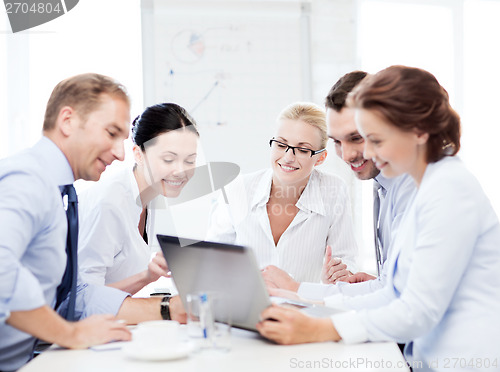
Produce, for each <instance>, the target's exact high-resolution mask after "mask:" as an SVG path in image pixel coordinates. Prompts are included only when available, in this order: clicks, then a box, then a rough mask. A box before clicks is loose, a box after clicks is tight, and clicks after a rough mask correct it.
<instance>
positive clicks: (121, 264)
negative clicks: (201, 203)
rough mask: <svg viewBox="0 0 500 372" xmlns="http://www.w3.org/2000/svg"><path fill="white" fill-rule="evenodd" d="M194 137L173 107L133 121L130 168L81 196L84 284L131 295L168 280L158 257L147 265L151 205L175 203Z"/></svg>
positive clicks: (191, 162) (190, 167)
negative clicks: (169, 200) (156, 201)
mask: <svg viewBox="0 0 500 372" xmlns="http://www.w3.org/2000/svg"><path fill="white" fill-rule="evenodd" d="M198 137H199V134H198V131H197V129H196V123H195V121H194V120H193V118H191V116H190V115H189V114H188V113H187V112H186V110H184V109H183V108H182V107H180V106H178V105H176V104H173V103H162V104H158V105H154V106H151V107H148V108H147V109H146V110H145V111H144V112H143V113H142V114H141V115H140V116H138V117H137V118H136V119H135V120H134V122H133V124H132V139H133V142H134V147H133V153H134V159H135V165H134V166H133V168H132V169H131V168H126V169H124V170H121V171H118V172H116V174H113V175H111V176H110V177H105V178H104V179H102V180H101V181H99V182H97V183H96V184H95V185H94V186H93V187H91V188H90V189H88V190H85V191H84V192H83V193H81V195H79V210H80V213H79V215H80V233H79V240H78V259H79V274H80V276H81V278H82V279H83V281H84V282H86V283H91V284H101V285H108V286H111V287H115V288H118V289H121V290H123V291H126V292H129V293H131V294H134V293H136V292H137V291H139V290H140V289H141V288H143V287H144V286H145V285H147V284H149V283H151V282H153V281H155V280H157V279H158V278H159V277H160V276H166V275H167V264H166V262H165V259H164V258H163V255H162V254H161V253H157V254H156V256H155V257H153V259H152V260H151V255H152V254H153V253H154V252H153V251H152V249H151V246H152V244H151V243H152V242H151V241H152V240H153V236H152V235H151V234H149V232H150V229H151V227H152V226H153V225H154V209H152V208H150V207H151V202H152V200H153V199H154V198H156V197H157V196H158V195H163V196H165V197H169V198H174V197H177V196H178V195H179V193H180V192H181V190H182V188H183V187H184V186H185V185H186V183H187V182H188V181H189V179H190V178H191V177H192V176H193V174H194V167H195V163H196V155H197V145H198ZM148 235H149V238H148ZM150 260H151V261H150Z"/></svg>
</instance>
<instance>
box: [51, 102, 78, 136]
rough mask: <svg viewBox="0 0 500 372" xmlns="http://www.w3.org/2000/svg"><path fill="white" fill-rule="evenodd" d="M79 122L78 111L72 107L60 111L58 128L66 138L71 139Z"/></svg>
mask: <svg viewBox="0 0 500 372" xmlns="http://www.w3.org/2000/svg"><path fill="white" fill-rule="evenodd" d="M77 121H78V120H77V113H76V111H75V110H74V109H73V108H72V107H70V106H64V107H63V108H61V110H59V115H57V119H56V128H57V129H58V130H59V131H60V132H61V133H62V134H63V136H64V137H69V136H70V134H71V133H72V131H73V128H74V125H75V124H77Z"/></svg>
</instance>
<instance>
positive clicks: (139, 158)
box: [132, 145, 144, 164]
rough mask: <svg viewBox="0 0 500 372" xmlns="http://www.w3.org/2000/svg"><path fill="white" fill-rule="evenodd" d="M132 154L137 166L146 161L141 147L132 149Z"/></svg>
mask: <svg viewBox="0 0 500 372" xmlns="http://www.w3.org/2000/svg"><path fill="white" fill-rule="evenodd" d="M132 152H133V153H134V160H135V163H136V164H142V163H143V161H144V154H143V153H142V150H141V148H140V147H139V146H137V145H134V147H133V148H132Z"/></svg>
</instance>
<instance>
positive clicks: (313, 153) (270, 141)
mask: <svg viewBox="0 0 500 372" xmlns="http://www.w3.org/2000/svg"><path fill="white" fill-rule="evenodd" d="M273 142H276V143H279V144H280V145H283V146H286V150H285V152H288V150H290V149H292V152H293V155H294V156H297V155H295V149H299V150H301V151H309V152H310V153H311V158H312V157H313V156H314V155H318V154H320V153H322V152H323V151H325V150H326V148H324V149H321V150H311V149H306V148H305V147H300V146H290V145H287V144H286V143H283V142H281V141H278V140H276V139H274V138H272V139H270V140H269V147H272V146H273Z"/></svg>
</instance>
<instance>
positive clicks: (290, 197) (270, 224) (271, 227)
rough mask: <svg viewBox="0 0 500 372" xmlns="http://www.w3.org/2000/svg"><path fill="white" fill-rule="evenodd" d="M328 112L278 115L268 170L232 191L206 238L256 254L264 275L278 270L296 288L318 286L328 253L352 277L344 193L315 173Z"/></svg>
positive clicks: (338, 183) (298, 110) (312, 108)
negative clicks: (300, 284) (300, 283)
mask: <svg viewBox="0 0 500 372" xmlns="http://www.w3.org/2000/svg"><path fill="white" fill-rule="evenodd" d="M327 140H328V136H327V133H326V122H325V113H324V111H323V110H322V109H321V108H320V107H319V106H317V105H315V104H312V103H302V102H299V103H294V104H292V105H290V106H288V107H286V108H285V109H284V110H283V111H282V112H281V114H280V115H279V116H278V126H277V130H276V133H275V135H274V137H272V139H271V140H270V141H269V145H270V150H271V151H270V158H271V159H270V160H271V168H270V169H264V170H261V171H258V172H255V173H252V174H249V175H245V176H243V177H241V178H240V179H238V180H237V181H235V182H234V183H232V184H231V185H229V186H228V187H227V190H226V191H227V196H228V204H226V203H225V202H224V200H223V199H222V198H221V199H220V200H219V202H218V203H217V204H216V205H215V208H214V210H213V212H212V215H211V220H210V226H209V231H208V237H207V239H209V240H213V241H220V242H225V243H235V244H239V245H244V246H249V247H251V248H252V249H253V250H254V252H255V254H256V257H257V260H258V263H259V265H260V267H261V268H265V267H266V266H268V265H275V266H277V267H279V268H281V269H283V270H285V271H286V272H288V273H289V274H291V275H292V276H293V277H294V278H295V279H296V280H298V281H310V282H319V281H320V277H321V269H322V262H323V257H324V255H325V250H326V247H327V246H328V245H329V246H331V250H332V252H333V253H332V254H333V255H334V256H337V257H340V258H342V261H343V262H344V263H346V264H347V266H348V268H349V269H350V271H351V272H353V271H355V270H356V269H355V257H356V253H357V246H356V242H355V238H354V233H353V227H352V220H351V214H350V202H349V196H348V192H347V188H346V186H345V184H344V183H343V181H342V180H341V179H340V178H338V177H337V176H335V175H331V174H327V173H324V172H322V171H320V170H318V169H316V167H317V166H319V165H320V164H322V163H323V162H324V161H325V159H326V156H327V151H326V148H325V147H326V144H327Z"/></svg>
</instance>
